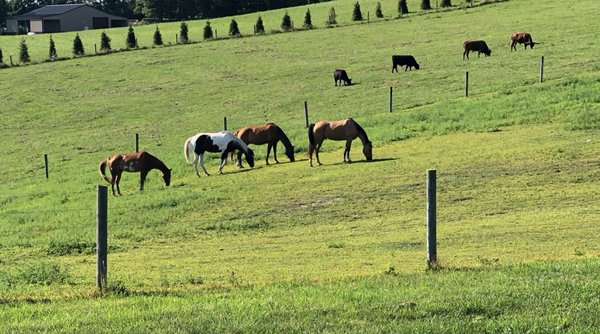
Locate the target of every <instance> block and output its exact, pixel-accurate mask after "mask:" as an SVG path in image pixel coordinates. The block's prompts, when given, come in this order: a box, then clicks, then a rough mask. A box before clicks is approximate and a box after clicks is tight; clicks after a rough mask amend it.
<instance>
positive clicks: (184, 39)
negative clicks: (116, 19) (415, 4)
mask: <svg viewBox="0 0 600 334" xmlns="http://www.w3.org/2000/svg"><path fill="white" fill-rule="evenodd" d="M443 3H446V5H447V6H451V4H450V0H444V1H443ZM428 6H429V7H428ZM421 9H423V10H428V9H431V7H430V1H429V0H423V1H421ZM398 13H399V14H400V15H402V14H406V13H409V10H408V6H407V4H406V0H399V1H398ZM375 14H376V16H377V17H379V18H381V17H383V12H382V10H381V3H380V2H378V3H377V8H376V11H375ZM352 19H353V20H354V21H361V20H363V17H362V13H361V9H360V4H359V2H356V3H355V5H354V11H353V13H352ZM327 23H328V24H337V20H336V14H335V8H333V7H331V9H330V10H329V17H328V20H327ZM302 27H303V29H312V28H313V27H314V26H313V24H312V15H311V13H310V9H307V10H306V14H305V16H304V24H303V26H302ZM281 29H282V30H283V31H291V30H293V29H294V25H293V22H292V19H291V17H290V16H289V15H288V13H287V12H285V14H284V16H283V18H282V21H281ZM188 33H189V29H188V25H187V23H186V22H182V23H181V25H180V29H179V37H178V42H179V43H182V44H186V43H189V42H190V39H189V35H188ZM254 33H255V34H264V33H265V26H264V23H263V20H262V17H260V16H259V17H258V19H257V20H256V24H255V25H254ZM229 36H231V37H239V36H241V33H240V29H239V27H238V24H237V21H236V20H235V19H232V20H231V23H230V24H229ZM203 38H204V40H210V39H213V38H214V34H213V29H212V27H211V26H210V21H207V22H206V25H205V26H204V31H203ZM153 44H154V45H156V46H160V45H163V39H162V34H161V33H160V30H159V28H158V26H157V27H156V30H155V31H154V36H153ZM125 45H126V47H127V48H128V49H133V48H137V47H138V43H137V38H136V36H135V31H134V29H133V27H132V26H129V30H128V32H127V38H126V39H125ZM19 49H20V52H19V60H20V61H21V63H28V62H30V57H29V51H28V47H27V43H26V42H25V39H22V40H21V43H20V46H19ZM111 50H112V47H111V39H110V37H108V35H107V34H106V33H105V32H104V31H103V32H102V34H101V35H100V51H101V52H109V51H111ZM73 55H75V56H83V55H85V49H84V47H83V42H82V41H81V38H80V37H79V34H77V35H76V36H75V38H74V39H73ZM56 58H57V52H56V45H55V43H54V40H53V39H52V35H50V40H49V50H48V59H50V60H54V59H56ZM0 64H2V50H1V49H0Z"/></svg>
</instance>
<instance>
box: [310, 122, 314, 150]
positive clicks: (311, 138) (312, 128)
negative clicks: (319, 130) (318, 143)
mask: <svg viewBox="0 0 600 334" xmlns="http://www.w3.org/2000/svg"><path fill="white" fill-rule="evenodd" d="M314 129H315V123H310V125H309V126H308V142H309V143H310V146H311V147H314V146H315V133H314V131H313V130H314Z"/></svg>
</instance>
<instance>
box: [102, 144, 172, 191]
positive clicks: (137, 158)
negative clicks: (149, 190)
mask: <svg viewBox="0 0 600 334" xmlns="http://www.w3.org/2000/svg"><path fill="white" fill-rule="evenodd" d="M107 166H108V168H109V169H110V174H111V176H112V177H111V178H110V179H109V178H108V177H107V176H106V167H107ZM99 169H100V176H102V177H103V178H104V180H106V182H108V183H110V185H111V188H112V193H113V195H115V184H116V185H117V192H118V193H119V195H121V189H120V188H119V183H120V182H121V174H123V171H126V172H134V173H138V172H139V173H140V191H142V190H144V181H146V176H147V175H148V172H149V171H151V170H152V169H158V170H160V171H161V172H162V173H163V180H164V181H165V185H166V186H167V187H168V186H169V184H171V169H169V168H167V166H166V165H165V164H164V163H163V162H162V161H160V160H159V159H158V158H157V157H155V156H153V155H152V154H150V153H148V152H146V151H141V152H137V153H131V154H123V153H117V154H113V155H111V156H110V157H108V158H106V159H104V160H102V162H100V166H99ZM115 196H116V195H115Z"/></svg>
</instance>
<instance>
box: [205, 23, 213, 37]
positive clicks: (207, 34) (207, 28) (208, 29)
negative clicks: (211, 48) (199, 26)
mask: <svg viewBox="0 0 600 334" xmlns="http://www.w3.org/2000/svg"><path fill="white" fill-rule="evenodd" d="M203 36H204V40H207V39H212V38H213V31H212V28H211V27H210V21H206V25H205V26H204V34H203Z"/></svg>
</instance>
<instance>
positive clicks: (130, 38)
mask: <svg viewBox="0 0 600 334" xmlns="http://www.w3.org/2000/svg"><path fill="white" fill-rule="evenodd" d="M125 45H127V48H129V49H133V48H135V47H136V46H137V43H136V38H135V31H133V26H131V25H130V26H129V31H128V32H127V39H126V40H125Z"/></svg>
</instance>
